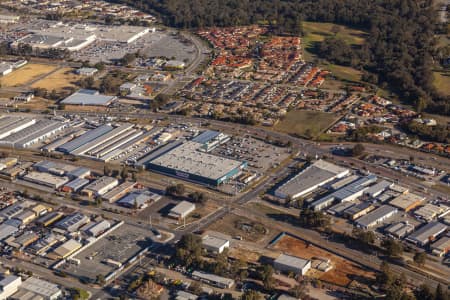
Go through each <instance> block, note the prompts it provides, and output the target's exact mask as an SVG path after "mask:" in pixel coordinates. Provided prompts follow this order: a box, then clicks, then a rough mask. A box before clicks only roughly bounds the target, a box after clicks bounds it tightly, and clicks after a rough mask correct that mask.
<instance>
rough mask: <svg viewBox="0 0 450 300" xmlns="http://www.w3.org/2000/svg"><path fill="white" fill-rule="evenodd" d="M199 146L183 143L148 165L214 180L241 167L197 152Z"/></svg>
mask: <svg viewBox="0 0 450 300" xmlns="http://www.w3.org/2000/svg"><path fill="white" fill-rule="evenodd" d="M200 146H201V144H199V143H195V142H186V143H183V144H181V145H180V146H178V147H176V148H174V149H172V150H170V151H169V152H167V153H165V154H163V155H161V156H159V157H157V158H155V159H154V160H152V161H151V162H150V163H151V164H153V165H159V166H162V167H166V168H170V169H174V170H177V171H181V172H185V173H188V174H194V175H198V176H202V177H206V178H211V179H215V180H217V179H219V178H221V177H223V176H225V175H227V174H228V173H229V172H231V171H233V170H234V169H236V168H239V167H240V166H241V165H242V162H240V161H238V160H233V159H228V158H224V157H220V156H216V155H212V154H208V153H205V152H201V151H198V149H199V148H200Z"/></svg>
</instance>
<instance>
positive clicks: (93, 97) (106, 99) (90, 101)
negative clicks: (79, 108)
mask: <svg viewBox="0 0 450 300" xmlns="http://www.w3.org/2000/svg"><path fill="white" fill-rule="evenodd" d="M116 98H117V97H116V96H106V95H100V94H94V93H92V92H90V91H89V92H86V90H79V91H78V92H76V93H73V94H72V95H70V96H69V97H67V98H66V99H64V100H62V101H61V103H63V104H73V105H96V106H107V105H109V104H110V103H111V102H112V101H113V100H115V99H116Z"/></svg>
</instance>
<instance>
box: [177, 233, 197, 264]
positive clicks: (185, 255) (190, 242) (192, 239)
mask: <svg viewBox="0 0 450 300" xmlns="http://www.w3.org/2000/svg"><path fill="white" fill-rule="evenodd" d="M201 244H202V243H201V239H200V237H199V236H197V235H194V234H186V235H183V236H182V237H181V239H180V241H179V242H178V244H177V251H176V253H175V259H176V260H177V261H178V262H179V263H180V264H181V265H183V266H186V267H190V266H194V265H197V264H198V263H199V261H200V257H201V251H202V249H201Z"/></svg>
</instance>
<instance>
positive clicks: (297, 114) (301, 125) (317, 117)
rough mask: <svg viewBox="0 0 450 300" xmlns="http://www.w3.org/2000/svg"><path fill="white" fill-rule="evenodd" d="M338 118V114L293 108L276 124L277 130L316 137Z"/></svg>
mask: <svg viewBox="0 0 450 300" xmlns="http://www.w3.org/2000/svg"><path fill="white" fill-rule="evenodd" d="M337 118H338V116H336V115H334V114H330V113H325V112H319V111H309V110H293V111H290V112H288V113H287V115H286V116H285V118H284V119H283V120H282V121H280V122H279V123H278V124H277V125H276V126H275V130H277V131H280V132H284V133H289V134H295V135H299V136H302V137H306V138H315V137H317V136H319V135H320V134H321V133H322V132H323V131H324V130H326V129H327V128H329V127H330V126H331V125H332V124H333V123H334V122H335V121H336V120H337Z"/></svg>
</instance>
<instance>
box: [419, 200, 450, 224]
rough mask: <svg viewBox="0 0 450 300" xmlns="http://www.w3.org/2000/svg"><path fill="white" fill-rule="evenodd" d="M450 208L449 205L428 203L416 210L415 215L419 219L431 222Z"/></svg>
mask: <svg viewBox="0 0 450 300" xmlns="http://www.w3.org/2000/svg"><path fill="white" fill-rule="evenodd" d="M449 210H450V207H448V206H447V205H443V204H437V205H436V204H431V203H427V204H425V205H424V206H422V207H420V208H418V209H417V210H416V211H415V212H414V215H415V216H416V217H418V218H419V219H422V220H425V221H427V222H431V221H432V220H434V219H436V218H437V217H438V216H440V215H442V214H445V213H446V212H448V211H449Z"/></svg>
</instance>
